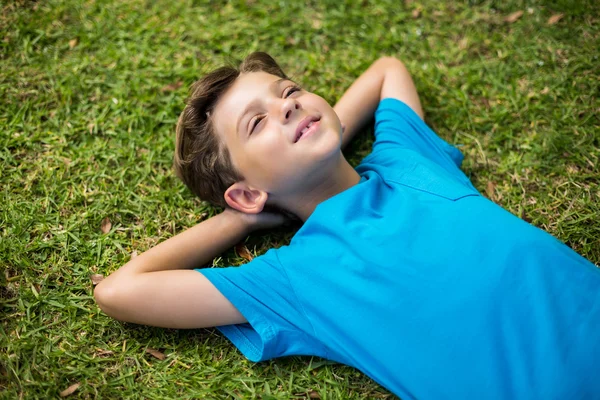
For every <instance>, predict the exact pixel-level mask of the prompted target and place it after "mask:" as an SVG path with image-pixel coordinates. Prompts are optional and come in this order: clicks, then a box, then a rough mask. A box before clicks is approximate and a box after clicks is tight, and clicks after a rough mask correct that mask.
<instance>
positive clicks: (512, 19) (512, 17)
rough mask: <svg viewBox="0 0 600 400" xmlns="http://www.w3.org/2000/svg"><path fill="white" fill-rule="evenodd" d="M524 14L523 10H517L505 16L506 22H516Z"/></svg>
mask: <svg viewBox="0 0 600 400" xmlns="http://www.w3.org/2000/svg"><path fill="white" fill-rule="evenodd" d="M522 15H523V10H519V11H515V12H514V13H512V14H509V15H507V16H506V17H505V18H504V22H508V23H509V24H512V23H513V22H515V21H516V20H518V19H519V18H521V16H522Z"/></svg>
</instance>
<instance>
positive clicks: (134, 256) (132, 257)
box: [130, 250, 138, 260]
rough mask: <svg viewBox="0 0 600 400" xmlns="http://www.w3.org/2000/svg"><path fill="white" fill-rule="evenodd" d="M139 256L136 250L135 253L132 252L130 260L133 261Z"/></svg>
mask: <svg viewBox="0 0 600 400" xmlns="http://www.w3.org/2000/svg"><path fill="white" fill-rule="evenodd" d="M137 256H138V252H137V250H134V251H132V252H131V258H130V259H131V260H133V259H134V258H136V257H137Z"/></svg>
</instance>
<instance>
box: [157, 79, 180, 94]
mask: <svg viewBox="0 0 600 400" xmlns="http://www.w3.org/2000/svg"><path fill="white" fill-rule="evenodd" d="M181 86H183V81H177V82H174V83H169V84H168V85H165V86H163V87H162V88H161V89H160V91H161V92H174V91H175V90H177V89H179V88H180V87H181Z"/></svg>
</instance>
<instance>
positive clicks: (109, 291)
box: [94, 280, 120, 319]
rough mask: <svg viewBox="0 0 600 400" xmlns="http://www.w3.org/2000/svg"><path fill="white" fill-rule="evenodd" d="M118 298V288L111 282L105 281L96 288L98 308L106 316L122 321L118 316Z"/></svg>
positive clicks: (95, 294)
mask: <svg viewBox="0 0 600 400" xmlns="http://www.w3.org/2000/svg"><path fill="white" fill-rule="evenodd" d="M118 298H119V293H118V288H117V287H116V285H114V284H113V283H112V282H110V280H103V281H102V282H100V283H99V284H98V285H96V287H95V288H94V299H95V300H96V303H97V304H98V307H100V309H101V310H102V312H104V313H105V314H106V315H108V316H109V317H111V318H115V319H120V318H119V316H118V304H119V300H118Z"/></svg>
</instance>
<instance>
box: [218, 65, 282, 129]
mask: <svg viewBox="0 0 600 400" xmlns="http://www.w3.org/2000/svg"><path fill="white" fill-rule="evenodd" d="M282 80H283V79H281V78H280V77H278V76H276V75H271V74H269V73H267V72H263V71H259V72H247V73H242V74H240V76H238V77H237V79H236V80H235V82H234V83H233V85H232V86H231V87H230V88H229V89H228V90H227V91H226V92H225V94H224V95H223V96H222V97H221V99H219V101H218V102H217V105H216V107H215V122H216V124H217V126H219V127H221V128H223V129H224V130H225V131H229V132H234V131H235V130H236V124H237V121H238V119H239V118H241V117H242V113H244V111H245V110H247V109H248V106H252V105H253V104H255V103H257V102H258V101H260V99H261V98H264V97H265V96H266V95H268V94H269V93H270V92H271V90H272V89H273V86H275V85H277V84H278V83H280V82H281V81H282Z"/></svg>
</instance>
